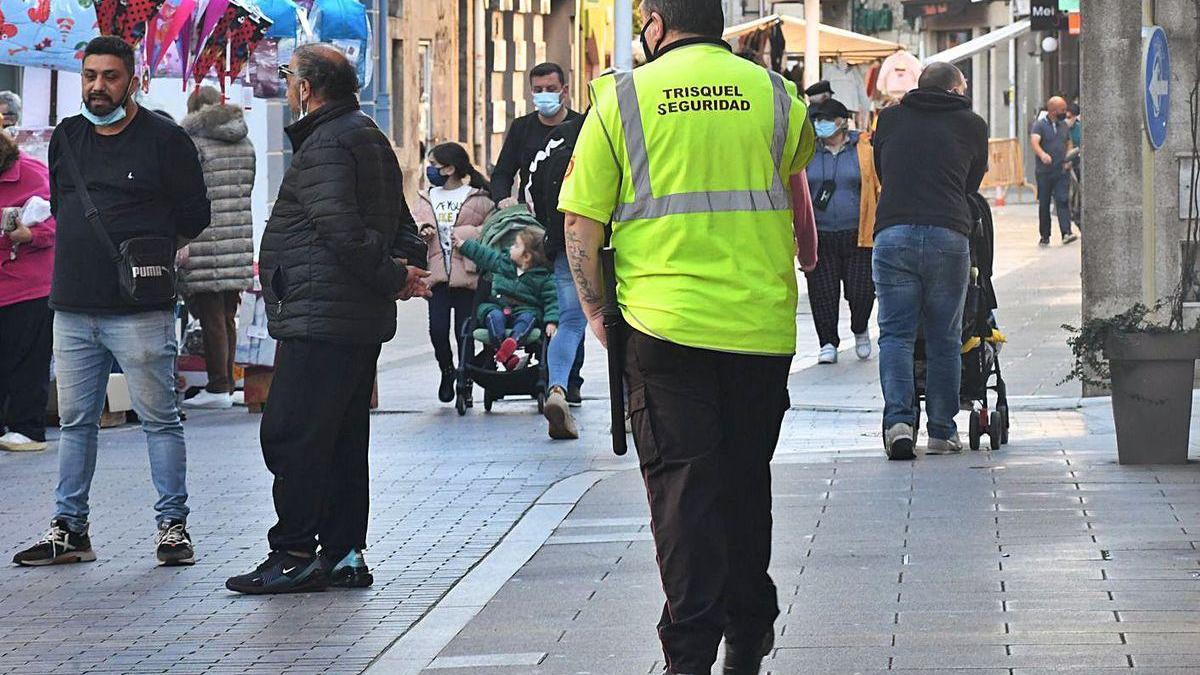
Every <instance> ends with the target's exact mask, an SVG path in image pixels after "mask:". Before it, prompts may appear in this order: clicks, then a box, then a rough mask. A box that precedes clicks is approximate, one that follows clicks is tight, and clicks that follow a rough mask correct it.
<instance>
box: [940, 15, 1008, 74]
mask: <svg viewBox="0 0 1200 675" xmlns="http://www.w3.org/2000/svg"><path fill="white" fill-rule="evenodd" d="M1028 32H1029V19H1022V20H1021V21H1018V22H1016V23H1014V24H1009V25H1007V26H1005V27H1003V28H997V29H996V30H994V31H992V32H990V33H985V34H983V35H980V36H979V37H977V38H975V39H974V40H967V41H966V42H964V43H962V44H961V45H958V46H957V47H951V48H950V49H947V50H946V51H944V52H938V53H937V54H934V55H933V56H929V57H926V59H925V63H936V62H938V61H942V62H944V63H957V62H959V61H965V60H966V59H969V58H971V57H972V56H975V55H976V54H979V53H981V52H985V51H987V50H989V49H991V48H992V47H995V46H996V45H998V44H1000V43H1001V42H1005V41H1007V40H1011V39H1013V38H1016V37H1021V36H1022V35H1024V34H1026V33H1028Z"/></svg>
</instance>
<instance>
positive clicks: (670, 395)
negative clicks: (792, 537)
mask: <svg viewBox="0 0 1200 675" xmlns="http://www.w3.org/2000/svg"><path fill="white" fill-rule="evenodd" d="M641 12H642V19H643V25H644V29H643V31H642V43H643V46H644V47H645V49H646V54H647V57H648V59H649V61H650V62H649V63H648V64H647V65H645V66H643V67H641V68H638V69H637V70H636V71H634V72H633V73H616V74H615V75H611V76H605V77H602V78H600V79H598V80H596V81H594V82H593V83H592V85H591V94H592V104H593V108H592V111H591V114H590V115H589V116H588V118H587V121H586V122H585V123H584V127H583V130H582V132H581V134H580V137H579V141H578V144H577V145H576V148H575V156H574V159H573V164H572V166H571V167H569V168H568V176H567V178H566V181H565V183H564V185H563V188H562V193H561V195H560V199H559V208H560V209H561V210H562V211H564V212H565V213H567V221H566V249H567V254H568V257H569V260H570V265H571V269H572V273H573V275H574V277H575V279H576V284H577V286H578V290H579V294H580V299H581V301H582V303H583V306H584V310H585V312H586V313H587V314H588V317H589V322H590V323H591V324H592V326H593V329H594V330H596V332H597V334H598V336H600V338H601V340H602V341H604V340H605V335H604V333H605V331H604V323H603V321H602V318H601V307H602V304H603V301H604V287H603V285H602V282H601V274H600V272H599V266H598V253H599V250H600V248H601V246H602V245H603V243H604V236H605V224H606V223H609V222H611V224H612V246H613V247H614V248H615V249H616V277H617V282H618V292H617V299H618V302H619V304H620V307H621V313H622V315H623V316H624V318H625V320H626V322H627V323H628V324H629V328H630V329H631V330H628V331H626V332H627V333H628V336H627V339H626V340H625V344H624V346H625V353H626V366H625V374H626V380H627V383H628V386H629V410H630V414H631V418H632V424H633V433H634V440H635V442H636V444H637V450H638V455H639V460H640V464H641V470H642V474H643V478H644V480H645V483H646V488H647V493H648V496H649V501H650V512H651V519H652V522H651V525H652V528H653V531H654V540H655V546H656V548H657V551H658V561H659V568H660V572H661V576H662V583H663V589H664V591H665V593H666V598H667V600H666V607H665V608H664V611H663V614H662V619H661V621H660V622H659V627H658V630H659V638H660V639H661V641H662V644H663V652H664V654H665V655H666V661H667V668H668V672H670V673H704V674H708V673H710V671H711V668H712V665H713V663H714V661H715V660H716V654H717V647H718V645H719V644H720V641H721V638H722V636H724V637H725V640H726V654H727V656H726V660H725V673H729V674H739V675H740V674H741V673H757V672H758V669H759V665H760V663H761V661H762V657H763V656H764V655H765V654H766V653H768V652H769V651H770V649H771V648H772V646H773V644H774V628H773V624H774V620H775V617H776V616H778V614H779V609H778V602H777V599H776V592H775V585H774V584H773V583H772V581H771V578H770V576H769V575H768V573H767V566H768V563H769V561H770V556H771V471H770V460H771V456H772V454H773V453H774V450H775V445H776V443H777V441H778V439H779V431H780V427H781V425H782V422H783V415H784V412H785V411H786V410H787V408H788V405H789V401H788V394H787V378H788V369H789V365H790V363H791V357H792V354H793V353H794V352H795V344H796V324H795V321H796V300H797V295H798V294H797V288H796V273H795V268H794V266H793V259H794V257H795V253H796V244H795V242H794V235H793V227H792V207H791V204H792V202H791V194H790V192H789V189H788V186H789V179H790V178H791V176H792V175H793V174H797V173H799V172H800V171H801V170H803V169H804V167H805V165H807V163H808V161H809V159H811V157H812V155H813V147H814V134H813V130H812V126H811V124H810V123H809V122H808V119H807V114H806V110H805V107H804V104H803V103H801V102H800V100H799V99H798V98H797V95H796V88H795V85H794V84H792V83H790V82H787V81H785V80H784V79H783V78H782V77H780V76H779V75H777V74H775V73H772V72H770V71H767V70H765V69H763V68H762V67H760V66H758V65H756V64H754V63H753V62H751V61H747V60H745V59H742V58H740V57H738V56H735V55H734V54H733V53H732V52H731V51H730V48H729V45H727V44H726V43H724V42H723V41H721V39H720V37H721V32H722V29H723V27H724V16H723V13H722V10H721V0H643V2H642V5H641Z"/></svg>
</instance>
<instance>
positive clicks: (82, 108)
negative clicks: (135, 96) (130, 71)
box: [79, 82, 133, 127]
mask: <svg viewBox="0 0 1200 675" xmlns="http://www.w3.org/2000/svg"><path fill="white" fill-rule="evenodd" d="M132 84H133V83H132V82H131V83H130V85H132ZM129 93H130V92H129V91H126V92H125V96H124V97H122V98H121V100H120V101H119V102H118V103H117V107H116V108H113V111H112V112H110V113H108V114H107V115H105V116H103V117H101V116H99V115H97V114H95V113H93V112H92V111H91V110H88V107H87V101H83V102H81V103H80V104H79V114H80V115H83V118H84V119H86V120H87V121H89V122H91V123H92V124H94V125H95V126H98V127H110V126H112V125H114V124H116V123H117V122H120V121H121V120H123V119H125V103H127V102H128V101H129Z"/></svg>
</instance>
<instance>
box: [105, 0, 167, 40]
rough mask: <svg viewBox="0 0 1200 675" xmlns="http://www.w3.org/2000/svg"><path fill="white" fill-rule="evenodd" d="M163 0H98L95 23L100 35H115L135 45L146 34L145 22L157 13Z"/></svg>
mask: <svg viewBox="0 0 1200 675" xmlns="http://www.w3.org/2000/svg"><path fill="white" fill-rule="evenodd" d="M163 2H164V0H98V1H97V2H96V23H97V25H98V26H99V28H100V34H101V35H115V36H117V37H119V38H121V39H122V40H124V41H125V42H128V43H129V45H130V46H132V47H137V46H138V44H139V43H140V42H141V41H142V38H143V37H145V36H146V23H147V22H148V21H149V20H150V19H151V18H152V17H154V15H156V14H158V10H159V8H160V7H162V4H163Z"/></svg>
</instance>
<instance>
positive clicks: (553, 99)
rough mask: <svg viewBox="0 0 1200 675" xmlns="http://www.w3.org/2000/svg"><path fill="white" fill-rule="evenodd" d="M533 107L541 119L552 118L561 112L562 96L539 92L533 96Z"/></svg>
mask: <svg viewBox="0 0 1200 675" xmlns="http://www.w3.org/2000/svg"><path fill="white" fill-rule="evenodd" d="M533 107H535V108H537V111H538V114H539V115H541V116H542V117H554V116H555V115H557V114H558V111H559V110H562V94H561V93H559V92H557V91H539V92H538V93H536V94H534V95H533Z"/></svg>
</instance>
